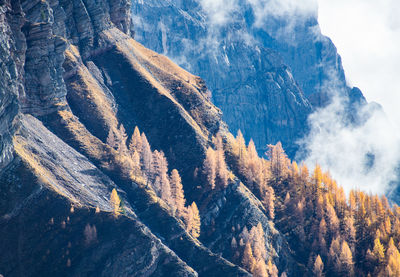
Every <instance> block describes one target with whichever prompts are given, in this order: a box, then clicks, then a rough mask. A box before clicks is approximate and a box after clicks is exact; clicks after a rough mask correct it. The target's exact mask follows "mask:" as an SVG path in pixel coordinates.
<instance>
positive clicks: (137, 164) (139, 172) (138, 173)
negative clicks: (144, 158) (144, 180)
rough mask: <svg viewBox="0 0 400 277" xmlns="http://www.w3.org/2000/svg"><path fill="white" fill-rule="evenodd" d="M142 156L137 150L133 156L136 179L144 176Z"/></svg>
mask: <svg viewBox="0 0 400 277" xmlns="http://www.w3.org/2000/svg"><path fill="white" fill-rule="evenodd" d="M140 167H141V166H140V155H139V153H138V152H137V151H136V150H135V151H134V152H133V154H132V174H133V176H135V177H140V176H142V170H141V168H140Z"/></svg>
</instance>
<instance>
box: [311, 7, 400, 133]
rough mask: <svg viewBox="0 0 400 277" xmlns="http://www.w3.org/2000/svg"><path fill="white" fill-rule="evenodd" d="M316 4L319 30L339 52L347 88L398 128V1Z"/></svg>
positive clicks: (399, 51) (399, 41) (399, 12)
mask: <svg viewBox="0 0 400 277" xmlns="http://www.w3.org/2000/svg"><path fill="white" fill-rule="evenodd" d="M318 1H319V23H320V26H321V30H322V32H323V34H325V35H327V36H329V37H330V38H331V39H332V41H333V42H334V44H335V45H336V47H337V48H338V51H339V53H340V55H341V56H342V58H343V59H342V60H343V66H344V69H345V71H346V78H347V79H348V82H349V84H351V85H353V86H357V87H359V88H360V89H361V90H362V92H363V93H364V95H365V96H366V98H367V100H368V101H375V102H378V103H380V104H381V105H382V106H383V107H384V109H385V112H386V114H387V115H388V117H389V118H390V119H391V120H392V121H393V122H395V124H396V125H397V126H399V127H400V108H399V104H400V1H399V0H379V1H377V0H318Z"/></svg>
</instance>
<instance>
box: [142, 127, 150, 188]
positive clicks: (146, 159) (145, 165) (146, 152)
mask: <svg viewBox="0 0 400 277" xmlns="http://www.w3.org/2000/svg"><path fill="white" fill-rule="evenodd" d="M141 138H142V151H140V160H141V163H142V172H143V173H144V175H145V176H146V177H147V179H148V180H149V179H150V175H151V173H152V163H153V153H152V152H151V148H150V144H149V142H148V141H147V138H146V135H145V134H144V133H142V135H141Z"/></svg>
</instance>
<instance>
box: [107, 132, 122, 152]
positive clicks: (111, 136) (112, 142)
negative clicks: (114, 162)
mask: <svg viewBox="0 0 400 277" xmlns="http://www.w3.org/2000/svg"><path fill="white" fill-rule="evenodd" d="M106 143H107V144H108V145H109V146H110V147H111V148H114V149H117V148H118V145H119V141H118V137H117V135H116V132H115V130H114V129H113V128H111V129H110V131H109V132H108V137H107V141H106Z"/></svg>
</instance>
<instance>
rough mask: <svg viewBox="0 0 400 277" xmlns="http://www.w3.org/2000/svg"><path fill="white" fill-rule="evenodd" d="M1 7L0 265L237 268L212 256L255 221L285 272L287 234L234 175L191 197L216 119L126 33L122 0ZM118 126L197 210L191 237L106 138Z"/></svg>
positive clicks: (179, 77) (48, 271) (113, 271)
mask: <svg viewBox="0 0 400 277" xmlns="http://www.w3.org/2000/svg"><path fill="white" fill-rule="evenodd" d="M0 4H1V6H0V7H1V15H0V26H1V28H2V32H1V34H0V36H1V37H0V43H1V51H0V60H1V78H0V80H1V81H0V82H1V86H0V89H1V93H0V103H1V105H0V106H1V117H0V121H1V129H0V130H1V140H0V142H1V148H0V149H1V172H0V184H1V186H0V198H1V201H0V203H1V205H0V236H1V238H2V243H1V246H0V248H1V249H0V253H1V254H0V273H1V274H3V275H5V276H86V275H101V276H144V275H145V276H150V275H151V276H165V275H171V276H197V275H200V276H221V274H225V275H228V276H249V274H248V273H247V272H246V271H245V270H244V269H243V268H241V267H239V266H237V265H235V264H233V263H232V262H230V261H228V260H227V259H225V258H223V257H222V256H221V253H226V252H227V251H228V252H229V251H231V250H230V249H231V248H230V242H231V238H232V236H233V234H232V233H231V232H229V231H231V230H232V228H234V227H235V228H239V229H238V232H239V231H240V230H241V229H242V228H243V227H245V226H247V228H249V229H251V228H252V226H256V225H257V224H258V223H261V224H262V229H263V232H265V234H266V236H267V235H268V238H271V239H268V240H267V241H266V243H265V245H264V247H266V248H267V249H269V253H276V254H274V256H271V258H273V260H274V263H276V264H277V266H278V267H279V268H282V270H289V271H290V270H294V268H295V267H296V264H295V263H294V261H293V259H292V257H291V253H290V250H289V247H288V246H287V242H286V241H285V239H284V238H283V237H282V235H281V234H280V233H279V232H276V231H275V230H274V228H273V227H272V223H271V221H270V219H269V218H268V217H267V216H266V214H265V209H264V207H263V205H262V204H261V202H260V201H259V200H258V199H257V198H255V197H254V196H253V195H252V193H251V192H250V191H249V190H248V189H247V188H246V187H245V186H244V185H243V184H242V183H241V182H240V181H239V180H238V179H236V178H233V179H232V178H231V179H230V180H231V181H230V185H229V187H228V188H227V189H226V190H223V191H221V192H220V193H215V194H213V201H212V202H210V201H209V198H208V197H206V196H207V194H202V193H200V192H201V191H202V190H201V188H202V187H203V186H204V183H203V182H202V181H201V180H200V179H198V178H196V177H195V175H194V173H195V172H198V171H199V169H200V170H201V168H202V164H203V160H204V158H205V155H206V150H207V148H208V147H209V146H211V145H214V144H213V142H212V137H213V136H215V135H216V134H217V132H219V133H220V134H222V135H223V136H227V135H229V133H228V131H227V127H226V125H225V123H224V122H223V121H222V120H221V113H220V111H219V109H218V108H216V107H215V106H214V105H213V104H212V103H211V102H210V101H209V100H208V97H207V88H206V87H205V84H204V81H202V80H201V79H200V78H199V77H197V76H193V75H191V74H190V73H188V72H186V71H185V70H183V69H181V68H179V67H178V66H176V65H175V64H173V63H172V62H171V61H170V60H168V59H167V58H165V57H163V56H161V55H159V54H157V53H155V52H153V51H150V50H148V49H146V48H144V47H143V46H142V45H140V44H139V43H137V42H136V41H134V40H133V39H132V38H131V37H130V34H131V32H132V30H133V29H132V24H131V19H130V3H129V2H128V1H124V0H116V1H106V0H103V1H92V0H85V1H83V0H74V1H62V0H61V1H57V0H54V1H53V0H52V1H42V0H37V1H14V0H13V1H2V2H1V3H0ZM122 124H123V125H124V126H125V128H126V132H127V133H128V134H132V133H133V131H134V127H135V126H138V127H139V128H140V130H141V131H143V132H144V133H145V134H146V136H147V138H148V141H149V142H150V144H151V146H152V150H156V149H158V150H159V151H163V152H164V153H165V156H166V157H167V159H168V163H169V168H170V170H172V169H173V168H176V169H178V170H179V173H180V174H181V176H182V182H183V185H184V190H185V197H186V199H187V204H188V205H189V204H191V203H192V202H193V201H196V202H197V205H198V206H199V208H200V215H201V219H202V224H201V229H202V232H201V234H202V237H201V241H199V240H197V239H196V237H194V236H193V235H191V233H190V232H189V231H187V228H186V227H185V224H187V223H185V222H183V221H182V219H180V218H178V217H177V216H175V215H174V214H173V213H172V211H171V209H170V208H169V207H168V206H167V205H166V204H165V200H162V199H161V198H160V197H159V196H157V195H156V194H155V192H154V190H153V189H152V188H151V187H149V184H148V183H144V182H143V181H141V180H140V179H137V176H136V177H135V176H133V175H132V171H131V170H132V164H131V163H132V160H131V158H130V157H128V156H126V155H125V154H124V153H125V152H124V153H122V152H120V151H119V150H118V149H114V148H112V147H111V146H109V145H108V144H107V143H106V142H107V138H108V137H109V134H112V133H113V132H115V133H116V132H117V130H121V129H122V128H121V126H122ZM158 153H159V152H158ZM154 155H156V152H155V154H154ZM161 161H163V159H161ZM114 189H115V190H116V192H117V194H118V195H119V198H120V199H121V202H120V203H123V204H121V209H123V215H121V216H113V210H114V208H115V207H114V206H113V204H112V203H113V202H112V201H111V200H110V195H111V192H112V191H113V190H114ZM192 206H193V205H192ZM232 218H235V220H233V219H232ZM215 222H218V226H219V227H218V229H216V230H215V226H214V224H215ZM211 251H213V252H211Z"/></svg>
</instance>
